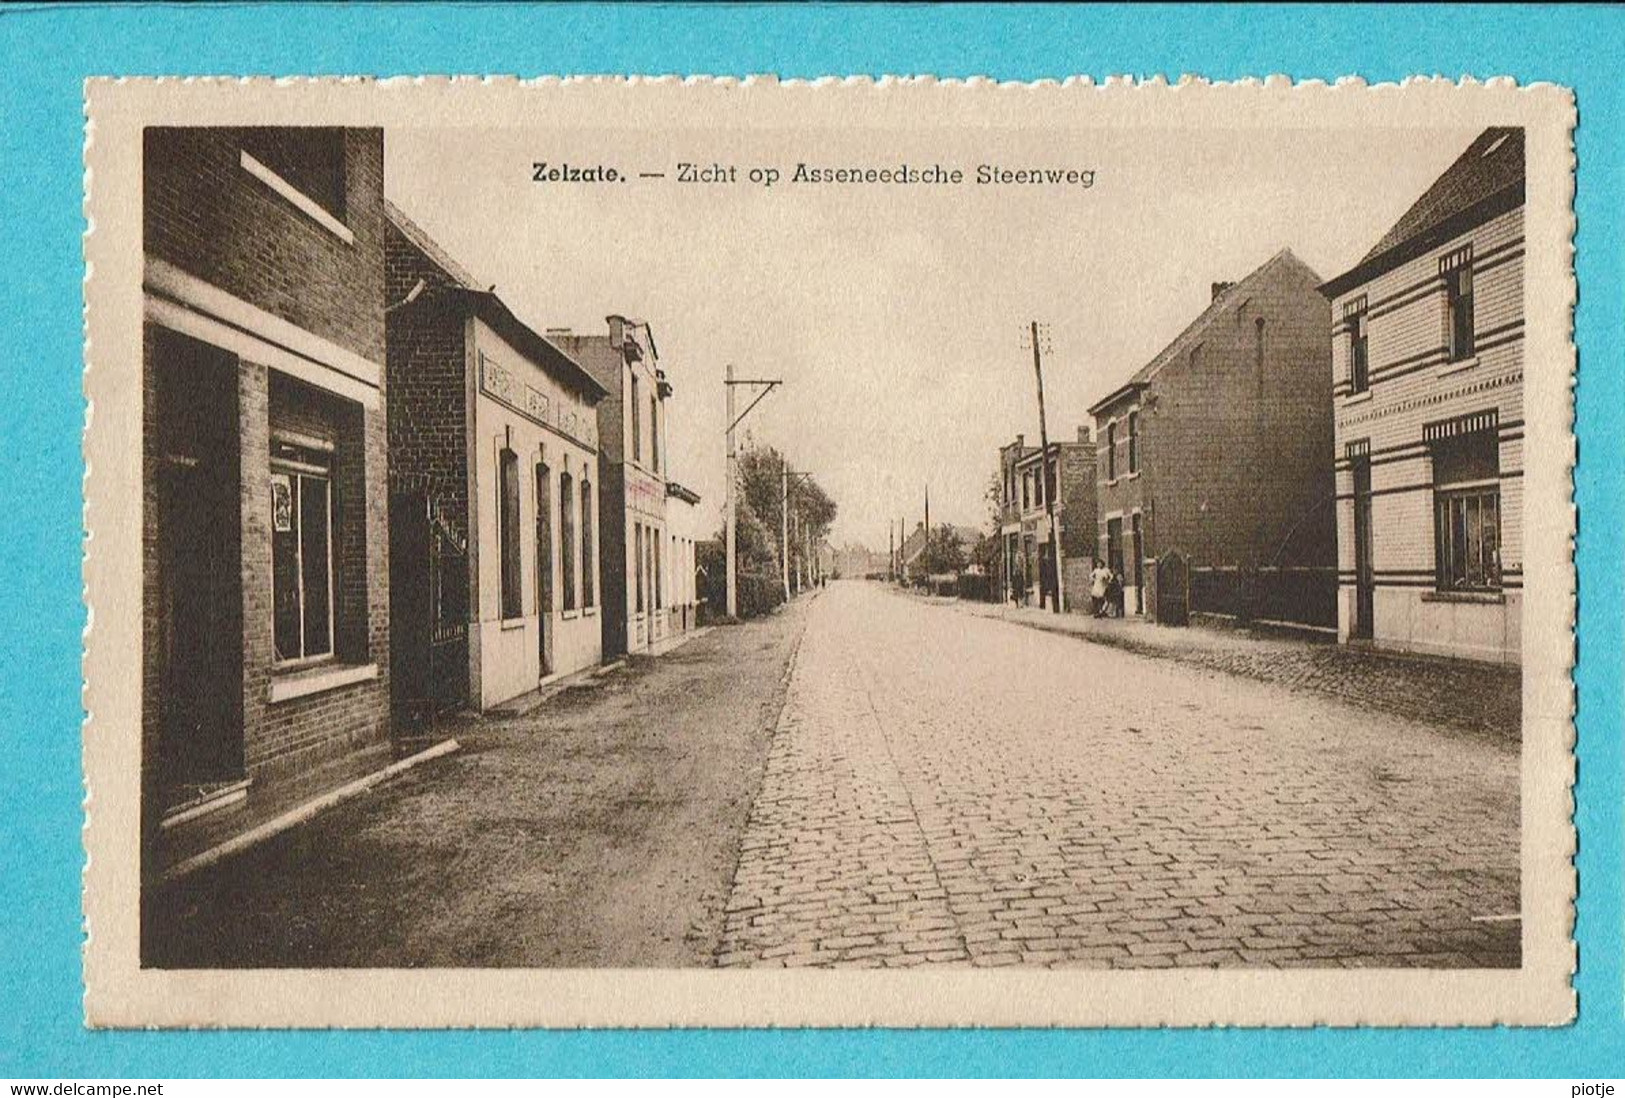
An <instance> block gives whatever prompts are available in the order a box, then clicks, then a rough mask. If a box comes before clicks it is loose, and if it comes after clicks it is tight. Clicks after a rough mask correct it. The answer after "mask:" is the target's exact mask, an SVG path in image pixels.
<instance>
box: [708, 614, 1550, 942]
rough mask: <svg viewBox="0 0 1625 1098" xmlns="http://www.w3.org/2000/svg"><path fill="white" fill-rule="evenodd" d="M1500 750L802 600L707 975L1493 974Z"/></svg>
mask: <svg viewBox="0 0 1625 1098" xmlns="http://www.w3.org/2000/svg"><path fill="white" fill-rule="evenodd" d="M1518 767H1519V751H1518V745H1517V739H1516V735H1515V734H1514V735H1508V736H1499V737H1497V736H1482V735H1472V734H1465V735H1464V734H1463V732H1462V731H1459V730H1449V729H1441V728H1439V727H1437V726H1436V725H1435V724H1434V723H1432V722H1420V721H1418V720H1415V719H1411V718H1407V717H1406V716H1403V715H1396V714H1393V713H1390V712H1383V711H1379V710H1374V709H1372V708H1370V707H1364V706H1359V705H1356V704H1351V703H1349V702H1347V701H1343V700H1338V699H1335V698H1329V697H1327V696H1325V694H1324V692H1319V691H1316V690H1314V689H1299V690H1294V689H1292V688H1290V687H1288V686H1281V685H1276V684H1272V683H1266V682H1260V681H1257V680H1255V679H1252V678H1248V677H1244V676H1239V675H1232V674H1226V673H1224V672H1221V671H1215V670H1211V669H1206V668H1203V667H1201V666H1197V665H1192V664H1190V663H1186V662H1179V661H1176V660H1173V659H1166V658H1157V657H1154V656H1148V655H1144V654H1140V653H1136V652H1132V651H1125V650H1121V649H1117V648H1113V647H1107V646H1103V645H1096V644H1080V643H1079V642H1078V641H1077V640H1076V639H1074V638H1071V637H1065V636H1056V635H1053V634H1051V633H1048V632H1041V631H1038V630H1035V629H1030V628H1026V627H1024V626H1021V625H1018V624H1015V623H1012V622H1007V621H1000V620H996V619H992V618H988V617H981V616H977V615H972V614H964V613H955V612H953V611H952V610H951V609H950V608H949V607H948V606H946V605H944V604H935V605H934V604H931V603H929V602H926V601H923V600H919V599H914V598H910V597H907V596H903V595H901V594H898V593H896V592H894V591H891V590H888V589H886V588H883V587H881V586H879V585H873V584H862V583H840V584H836V585H834V586H832V587H831V588H830V589H828V590H827V591H826V592H824V593H823V594H821V595H820V596H818V597H817V598H816V599H815V600H814V601H813V603H812V605H811V608H810V611H809V620H808V624H807V628H806V632H805V634H804V636H803V638H802V642H801V645H800V648H799V650H798V652H797V655H796V657H795V661H794V665H793V671H792V675H791V679H790V683H789V689H788V693H787V696H786V703H785V707H784V710H783V713H782V715H781V717H780V720H779V724H778V728H777V730H776V732H775V735H774V739H773V742H772V745H771V749H770V753H769V757H768V761H767V771H766V774H765V776H764V779H763V782H762V787H761V792H760V794H759V796H758V797H757V800H756V802H755V804H754V807H753V808H752V811H751V814H750V818H749V822H748V824H747V826H746V829H745V832H744V836H743V839H742V844H741V846H742V849H741V856H740V862H739V867H738V870H737V872H736V875H735V879H734V883H733V888H732V893H731V896H730V898H729V901H728V904H727V910H726V921H725V926H724V929H723V934H722V942H721V945H720V947H719V953H718V959H719V961H720V963H722V964H723V965H763V964H766V965H791V966H802V965H842V966H867V967H875V966H882V965H884V966H900V965H918V964H926V963H932V962H945V963H950V964H975V965H1009V964H1022V963H1026V964H1045V965H1081V966H1092V967H1122V968H1129V967H1170V966H1175V965H1195V966H1221V965H1222V966H1238V965H1275V966H1311V965H1315V966H1384V967H1388V966H1455V967H1484V966H1494V967H1500V966H1516V965H1517V964H1518V963H1519V958H1520V948H1519V925H1520V924H1519V922H1518V919H1517V916H1518V913H1519V901H1518V893H1519V868H1518V823H1519V808H1518V775H1519V769H1518Z"/></svg>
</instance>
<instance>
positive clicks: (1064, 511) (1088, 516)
mask: <svg viewBox="0 0 1625 1098" xmlns="http://www.w3.org/2000/svg"><path fill="white" fill-rule="evenodd" d="M1060 477H1061V498H1060V508H1061V556H1062V558H1063V559H1065V560H1066V561H1068V562H1070V561H1072V560H1076V559H1083V560H1088V559H1089V558H1090V557H1093V556H1094V555H1095V539H1096V537H1097V533H1096V526H1097V521H1098V517H1099V510H1098V506H1097V503H1098V496H1099V486H1098V485H1097V484H1096V477H1097V474H1096V472H1095V448H1094V445H1093V444H1092V443H1067V444H1065V445H1063V446H1062V448H1061V469H1060ZM1066 571H1067V579H1068V582H1071V579H1072V571H1073V569H1072V567H1071V564H1070V563H1068V564H1067V565H1066ZM1070 593H1071V592H1070V588H1069V589H1068V594H1069V595H1070Z"/></svg>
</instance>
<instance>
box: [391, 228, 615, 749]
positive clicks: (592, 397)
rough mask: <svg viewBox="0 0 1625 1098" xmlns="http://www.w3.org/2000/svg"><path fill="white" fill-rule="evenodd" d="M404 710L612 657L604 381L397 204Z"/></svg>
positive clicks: (397, 541) (396, 572)
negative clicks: (603, 596) (604, 607)
mask: <svg viewBox="0 0 1625 1098" xmlns="http://www.w3.org/2000/svg"><path fill="white" fill-rule="evenodd" d="M386 213H387V217H388V224H387V230H386V252H387V257H388V291H389V292H388V297H389V300H390V302H391V305H390V312H389V322H388V343H389V351H388V367H389V386H390V387H389V402H388V407H389V456H390V466H389V482H390V493H391V515H392V518H391V539H392V542H393V545H392V549H393V554H392V558H391V559H392V570H391V588H392V592H393V594H392V598H393V606H394V622H395V625H394V634H393V637H394V647H395V651H396V676H395V678H396V684H397V686H396V691H395V704H396V712H397V714H398V715H400V717H401V718H402V719H403V720H405V719H413V720H416V719H418V718H420V717H421V716H422V715H423V713H424V712H425V711H432V710H433V709H437V708H445V707H448V706H455V705H458V704H461V703H462V702H463V701H464V700H466V701H468V702H470V703H472V704H474V705H476V706H478V707H479V708H480V709H482V710H483V709H488V708H490V707H492V706H495V705H499V704H501V703H503V702H506V701H510V700H512V699H513V698H515V697H518V696H520V695H523V694H526V693H529V692H530V691H532V690H535V689H537V688H538V687H539V686H541V685H545V684H546V683H548V682H550V681H553V680H554V679H556V678H558V677H561V676H564V675H568V674H571V673H573V672H576V671H580V670H583V669H584V668H587V667H591V666H593V665H594V664H596V663H598V662H599V660H600V658H601V655H602V647H601V638H600V627H599V623H598V612H599V605H600V599H599V591H600V585H599V566H598V554H599V548H598V544H599V535H598V512H599V505H598V499H599V496H598V492H599V491H600V475H599V461H598V444H597V433H598V424H597V412H596V405H597V403H598V402H599V401H600V400H602V399H603V397H604V395H605V391H604V387H603V386H602V385H600V384H599V383H598V382H597V381H596V380H595V379H594V378H593V377H592V375H591V374H589V373H588V372H587V371H586V370H585V369H583V368H582V367H581V365H579V364H578V363H576V362H575V361H574V360H572V359H571V358H570V357H569V356H568V355H567V354H565V353H564V352H563V351H561V350H560V349H559V348H558V347H556V346H554V345H553V344H552V343H550V342H549V341H548V340H547V339H546V338H544V337H543V336H542V335H540V334H538V333H537V331H536V330H535V329H534V328H532V327H530V326H529V325H527V324H526V323H525V322H524V321H522V320H521V319H519V317H517V316H516V315H515V314H514V313H513V311H512V310H511V309H509V307H508V306H507V304H506V303H505V302H503V300H502V299H501V298H500V297H498V296H497V295H496V294H495V293H493V292H491V291H489V290H486V289H482V288H480V283H478V282H477V281H475V280H474V279H473V278H472V277H471V276H470V275H469V274H468V273H467V272H466V271H464V270H463V269H462V268H461V267H460V266H459V265H458V264H457V262H456V261H455V260H454V259H452V258H451V257H450V256H448V255H446V254H445V252H444V250H443V249H441V248H440V246H439V245H438V244H436V243H435V242H434V241H433V240H432V239H430V237H429V236H428V234H427V233H425V232H424V231H423V230H422V229H421V228H420V227H418V226H417V225H416V224H415V223H414V222H413V221H412V220H411V218H409V217H408V216H407V215H406V214H405V213H403V212H402V211H400V210H399V209H397V208H396V207H394V206H393V205H388V206H387V207H386Z"/></svg>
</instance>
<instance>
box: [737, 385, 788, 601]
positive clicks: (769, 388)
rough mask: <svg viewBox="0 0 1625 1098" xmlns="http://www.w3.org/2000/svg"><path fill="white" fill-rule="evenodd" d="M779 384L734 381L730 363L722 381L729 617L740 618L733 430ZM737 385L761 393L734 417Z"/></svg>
mask: <svg viewBox="0 0 1625 1098" xmlns="http://www.w3.org/2000/svg"><path fill="white" fill-rule="evenodd" d="M782 384H784V382H783V381H782V380H781V379H779V378H739V379H736V378H735V377H734V368H733V364H732V363H730V364H729V365H728V372H727V376H726V378H725V379H724V380H723V385H724V386H726V387H727V390H728V431H727V435H728V490H727V502H726V503H724V504H723V506H724V507H725V508H726V509H727V512H728V513H727V523H726V528H727V536H726V539H725V540H726V542H727V545H726V546H725V547H724V554H725V556H726V557H727V561H726V571H727V574H728V616H729V617H730V618H736V617H738V616H739V562H738V559H737V556H738V554H737V547H738V542H739V516H738V514H737V511H738V508H737V507H736V506H735V503H734V496H735V492H736V491H737V488H736V485H735V482H736V481H737V480H738V479H739V455H738V453H737V451H736V450H735V448H734V428H735V427H737V426H739V421H740V420H742V419H744V418H745V417H746V416H748V415H750V412H751V409H752V408H754V407H756V406H757V405H758V404H760V403H761V402H762V398H763V397H765V396H767V394H768V393H771V392H772V391H773V390H774V388H776V387H777V386H779V385H782ZM736 385H749V386H751V387H752V388H756V389H760V390H761V392H759V393H757V394H756V399H755V400H753V401H751V402H750V403H749V404H748V405H746V406H745V410H744V411H743V412H740V413H739V414H738V415H737V416H736V415H734V386H736Z"/></svg>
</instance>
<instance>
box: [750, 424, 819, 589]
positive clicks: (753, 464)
mask: <svg viewBox="0 0 1625 1098" xmlns="http://www.w3.org/2000/svg"><path fill="white" fill-rule="evenodd" d="M738 468H739V489H740V491H739V497H738V507H739V518H738V534H737V536H738V539H739V568H740V571H741V572H745V571H749V572H755V573H760V574H764V575H777V574H779V570H780V567H781V564H780V560H779V553H780V544H779V534H780V530H781V529H782V527H781V526H780V517H779V516H780V512H781V509H782V501H783V493H784V482H783V474H784V469H785V459H784V455H783V454H781V453H780V452H779V451H778V450H777V449H776V448H775V447H772V446H768V445H765V444H762V443H758V442H757V441H756V440H755V438H754V437H753V436H751V435H749V434H747V435H746V436H745V440H744V445H743V446H742V447H741V448H740V450H739V455H738ZM789 492H790V509H789V525H790V527H791V529H792V531H793V533H792V536H791V539H790V566H791V570H792V571H795V570H796V569H797V568H798V567H799V566H800V565H801V564H802V563H803V562H804V559H806V558H808V555H809V554H810V553H812V552H814V551H815V550H816V547H817V545H818V544H819V543H820V542H822V541H823V540H824V539H825V538H826V537H827V536H828V534H829V529H830V527H831V526H832V525H833V524H834V522H835V514H836V506H835V501H834V500H832V499H830V497H829V494H828V493H827V492H825V491H824V489H823V488H822V487H821V486H820V485H819V484H818V482H817V481H815V480H814V479H813V478H812V477H809V476H792V479H791V483H790V486H789Z"/></svg>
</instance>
